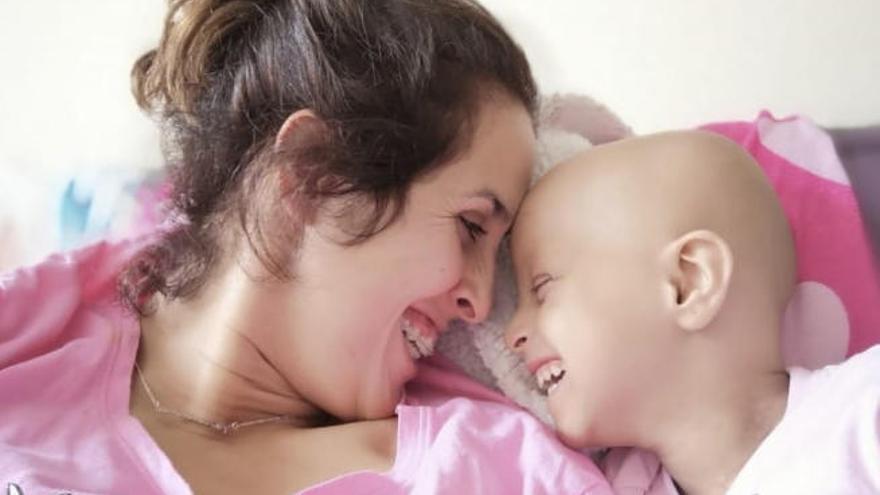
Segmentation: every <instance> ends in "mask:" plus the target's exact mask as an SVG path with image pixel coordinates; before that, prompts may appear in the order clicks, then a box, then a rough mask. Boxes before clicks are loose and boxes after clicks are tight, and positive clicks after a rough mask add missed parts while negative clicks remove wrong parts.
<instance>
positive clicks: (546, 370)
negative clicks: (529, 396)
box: [535, 359, 565, 396]
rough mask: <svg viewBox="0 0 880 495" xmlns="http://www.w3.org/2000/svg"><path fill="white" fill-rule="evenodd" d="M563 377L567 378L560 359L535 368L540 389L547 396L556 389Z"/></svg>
mask: <svg viewBox="0 0 880 495" xmlns="http://www.w3.org/2000/svg"><path fill="white" fill-rule="evenodd" d="M563 378H565V367H563V365H562V361H559V360H558V359H557V360H553V361H550V362H547V363H545V364H543V365H542V366H541V367H540V368H538V369H537V370H535V380H536V381H537V383H538V389H539V390H540V391H541V393H543V394H544V395H547V396H549V395H550V394H552V393H553V391H554V390H556V388H557V387H558V386H559V383H560V382H561V381H562V379H563Z"/></svg>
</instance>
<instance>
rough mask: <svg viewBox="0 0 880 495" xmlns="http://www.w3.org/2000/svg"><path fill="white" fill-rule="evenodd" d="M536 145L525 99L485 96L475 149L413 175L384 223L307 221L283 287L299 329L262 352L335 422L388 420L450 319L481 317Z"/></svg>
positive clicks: (281, 334)
mask: <svg viewBox="0 0 880 495" xmlns="http://www.w3.org/2000/svg"><path fill="white" fill-rule="evenodd" d="M534 142H535V137H534V132H533V129H532V122H531V119H530V117H529V114H528V113H527V112H526V110H525V109H524V108H523V107H522V105H520V104H517V103H514V102H513V101H512V100H510V99H508V98H505V97H501V96H494V97H492V98H488V99H486V100H485V102H484V103H483V105H482V109H481V111H480V112H479V115H478V118H477V121H476V126H475V134H474V136H473V139H472V141H471V146H470V148H469V149H468V150H467V151H465V152H464V153H462V154H460V155H459V156H457V157H456V158H454V159H453V160H452V161H450V162H449V163H447V164H445V165H442V166H440V167H439V168H437V169H436V170H434V171H433V172H431V173H430V174H428V175H427V176H425V177H423V178H422V179H420V180H418V181H416V182H415V183H414V184H413V185H412V186H411V189H410V191H409V194H408V197H407V204H406V207H405V209H404V211H403V213H402V214H401V216H400V217H399V218H398V219H397V220H396V221H395V222H394V223H392V224H391V225H390V226H388V228H386V229H385V230H383V231H382V232H381V233H379V234H377V235H375V236H374V237H372V238H370V239H369V240H367V241H366V242H364V243H362V244H359V245H356V246H350V247H346V246H342V245H340V244H339V243H338V242H335V241H334V238H333V237H334V236H333V235H332V231H333V228H332V227H328V225H332V224H330V223H327V224H322V222H321V221H319V222H318V223H317V224H316V225H315V226H313V227H309V228H308V229H307V230H306V232H305V237H304V239H303V244H302V248H301V251H300V253H299V256H298V258H297V261H296V280H295V282H294V283H293V285H292V288H290V289H289V291H288V292H287V293H286V294H284V296H283V297H284V302H283V304H284V305H285V306H286V307H285V310H284V313H285V314H286V317H285V318H286V319H287V320H288V323H287V324H286V327H287V328H289V329H292V331H288V332H274V335H275V336H273V340H274V342H272V343H271V345H270V346H267V347H268V349H266V352H267V353H271V355H270V356H268V357H269V358H270V361H271V362H273V363H275V364H276V365H277V366H279V367H280V368H281V369H280V371H281V373H282V374H283V375H284V376H285V377H286V378H287V379H288V380H289V381H290V382H291V386H292V387H293V388H294V389H295V390H296V391H297V392H298V393H299V394H301V395H302V397H303V398H304V399H306V400H308V401H310V402H311V403H313V404H314V405H315V406H316V407H318V408H319V409H321V410H323V411H325V412H327V413H330V414H331V415H333V416H334V417H337V418H340V419H356V418H380V417H387V416H389V415H390V414H392V413H393V411H394V408H395V406H396V405H397V403H398V402H399V400H400V398H401V394H402V391H403V385H404V384H405V383H406V382H407V381H408V380H410V379H411V378H413V377H414V376H415V372H416V365H415V361H416V360H417V359H419V358H420V357H423V356H425V355H429V354H430V353H431V352H433V346H434V343H435V342H436V339H437V337H438V335H439V334H440V333H441V332H442V331H444V330H445V329H446V327H447V325H448V323H449V322H450V321H451V320H453V319H456V318H459V319H463V320H467V321H471V322H475V321H480V320H483V319H484V318H485V317H486V315H487V313H488V312H489V308H490V306H491V303H492V301H491V293H492V287H491V283H492V278H493V270H494V266H495V255H496V252H497V250H498V245H499V242H500V241H501V238H502V237H503V236H504V234H505V233H506V232H507V230H508V229H509V228H510V225H511V221H512V220H513V215H514V214H515V212H516V210H517V208H518V207H519V204H520V202H521V200H522V198H523V196H524V195H525V192H526V189H527V187H528V183H529V178H530V175H531V168H532V164H533V160H534V156H533V153H534ZM336 240H338V238H337V239H336Z"/></svg>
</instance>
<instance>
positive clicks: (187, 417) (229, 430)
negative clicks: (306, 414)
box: [134, 361, 290, 435]
mask: <svg viewBox="0 0 880 495" xmlns="http://www.w3.org/2000/svg"><path fill="white" fill-rule="evenodd" d="M134 368H135V370H137V375H138V378H139V379H140V381H141V385H143V386H144V391H145V392H147V397H149V398H150V402H152V403H153V409H155V410H156V412H157V413H160V414H165V415H168V416H173V417H175V418H178V419H182V420H184V421H189V422H190V423H195V424H198V425H202V426H205V427H207V428H210V429H212V430H214V431H216V432H217V433H220V434H221V435H231V434H233V433H235V432H237V431H238V430H240V429H242V428H246V427H248V426H257V425H263V424H267V423H280V422H282V421H290V416H288V415H286V414H279V415H277V416H269V417H267V418H259V419H251V420H249V421H230V422H228V423H221V422H219V421H208V420H206V419H202V418H197V417H195V416H193V415H191V414H187V413H185V412H180V411H175V410H174V409H169V408H167V407H165V406H163V405H162V404H161V403H160V402H159V399H157V398H156V395H155V394H154V393H153V389H151V388H150V384H148V383H147V379H146V378H144V372H143V371H141V367H140V366H138V364H137V361H135V363H134Z"/></svg>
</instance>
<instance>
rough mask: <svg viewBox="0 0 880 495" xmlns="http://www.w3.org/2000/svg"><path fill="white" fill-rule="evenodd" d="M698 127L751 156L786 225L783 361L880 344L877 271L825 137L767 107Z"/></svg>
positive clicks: (817, 360)
mask: <svg viewBox="0 0 880 495" xmlns="http://www.w3.org/2000/svg"><path fill="white" fill-rule="evenodd" d="M704 129H706V130H709V131H712V132H716V133H718V134H721V135H723V136H726V137H728V138H729V139H731V140H733V141H735V142H736V143H738V144H740V145H741V146H742V147H743V148H745V149H746V151H748V152H749V153H750V154H751V155H752V156H753V157H754V158H755V159H756V161H757V162H758V164H759V165H760V166H761V167H762V168H763V169H764V172H765V173H766V174H767V176H768V177H769V179H770V181H771V183H772V184H773V187H774V188H775V189H776V193H777V194H778V195H779V198H780V201H781V203H782V206H783V209H784V210H785V213H786V215H787V216H788V220H789V223H790V224H791V226H792V231H793V232H794V238H795V244H796V246H795V247H796V250H797V257H798V281H799V284H798V286H797V287H796V290H795V295H794V298H793V300H792V303H791V305H790V306H789V309H788V312H787V314H786V318H785V325H784V328H783V350H784V353H785V359H786V363H787V364H788V365H790V366H794V365H796V366H802V367H805V368H809V369H816V368H820V367H822V366H825V365H828V364H833V363H838V362H840V361H842V360H843V359H845V358H846V357H847V356H851V355H853V354H856V353H858V352H861V351H863V350H865V349H867V348H868V347H870V346H872V345H874V344H877V343H880V276H878V273H880V272H878V267H877V266H876V265H875V263H874V259H873V258H872V254H871V247H870V243H869V241H868V238H867V234H866V229H865V225H864V223H863V221H862V217H861V215H860V212H859V208H858V204H857V202H856V198H855V195H854V193H853V189H852V187H851V186H850V184H849V179H848V177H847V175H846V171H845V170H844V168H843V165H842V164H841V163H840V159H839V158H838V156H837V153H836V151H835V149H834V143H833V141H832V140H831V138H830V136H829V135H828V134H827V133H826V132H825V131H824V130H822V129H820V128H819V127H817V126H816V125H815V124H813V123H812V122H811V121H809V120H808V119H806V118H803V117H791V118H786V119H777V118H775V117H773V115H771V114H770V113H768V112H762V113H761V114H760V115H759V116H758V117H757V118H756V119H755V120H754V121H753V122H725V123H718V124H711V125H707V126H705V127H704Z"/></svg>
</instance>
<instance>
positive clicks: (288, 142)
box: [274, 108, 323, 151]
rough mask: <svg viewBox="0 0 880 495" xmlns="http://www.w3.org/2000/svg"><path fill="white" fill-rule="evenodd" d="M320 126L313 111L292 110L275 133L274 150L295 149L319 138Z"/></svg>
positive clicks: (319, 121)
mask: <svg viewBox="0 0 880 495" xmlns="http://www.w3.org/2000/svg"><path fill="white" fill-rule="evenodd" d="M322 127H323V125H322V122H321V119H320V118H318V116H317V115H316V114H315V112H314V111H312V110H310V109H308V108H304V109H302V110H297V111H295V112H293V113H292V114H290V116H289V117H287V120H285V121H284V124H282V125H281V129H280V130H279V131H278V134H276V135H275V145H274V147H275V151H281V150H286V149H287V150H289V149H295V148H297V147H299V146H302V145H303V144H304V143H308V142H313V141H314V140H315V139H316V138H319V136H320V133H321V132H322V131H323V129H322Z"/></svg>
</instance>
